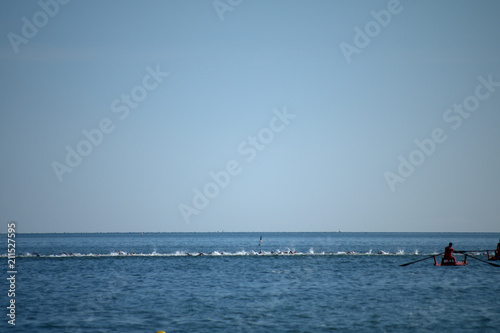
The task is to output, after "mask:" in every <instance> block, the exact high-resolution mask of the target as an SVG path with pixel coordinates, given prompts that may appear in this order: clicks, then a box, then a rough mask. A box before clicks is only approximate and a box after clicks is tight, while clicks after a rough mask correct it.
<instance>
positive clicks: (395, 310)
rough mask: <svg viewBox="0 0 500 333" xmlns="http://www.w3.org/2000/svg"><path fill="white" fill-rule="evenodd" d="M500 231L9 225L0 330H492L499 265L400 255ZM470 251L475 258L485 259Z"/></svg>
mask: <svg viewBox="0 0 500 333" xmlns="http://www.w3.org/2000/svg"><path fill="white" fill-rule="evenodd" d="M261 235H262V240H263V241H262V243H261V242H260V241H259V239H260V236H261ZM499 237H500V234H492V233H479V234H478V233H448V234H447V233H262V234H260V233H157V234H152V233H145V234H141V233H137V234H18V235H16V254H17V255H18V257H17V258H16V269H17V274H16V295H15V301H16V303H15V304H16V321H15V323H16V325H15V326H14V327H13V326H12V325H10V324H8V322H7V321H8V320H9V318H8V317H7V315H6V314H7V312H8V310H7V308H6V307H7V306H8V302H9V298H8V297H7V292H8V290H9V284H8V281H7V280H6V278H4V279H2V283H0V294H1V295H2V296H1V297H0V301H1V304H3V306H2V308H3V309H4V310H3V311H4V314H3V315H2V317H3V320H2V322H1V323H0V331H2V332H8V331H12V332H152V333H154V332H156V331H158V330H162V331H165V332H330V331H339V332H427V331H428V332H435V331H443V332H451V331H453V332H498V330H499V327H500V316H499V314H500V311H499V309H500V297H499V295H500V267H494V266H492V265H489V264H486V263H484V262H481V261H478V260H474V259H472V258H469V259H468V263H469V264H468V265H467V266H463V267H435V266H433V259H428V260H424V261H421V262H418V263H415V264H412V265H409V266H406V267H401V266H399V265H401V264H403V263H407V262H411V261H415V260H418V259H424V258H426V257H427V256H430V255H432V254H436V253H440V252H443V249H444V247H445V246H446V245H447V244H448V242H453V243H454V248H455V249H456V250H478V251H479V250H481V251H482V250H490V249H494V248H496V244H497V242H498V239H499ZM1 239H2V241H1V243H2V244H4V245H5V246H4V250H3V251H0V253H2V254H3V256H2V257H1V258H0V261H1V264H0V269H1V271H2V272H4V273H3V274H4V276H5V277H8V274H7V271H8V270H9V269H8V266H7V256H6V254H7V245H6V244H7V240H6V235H5V234H2V235H1ZM260 251H262V254H260V253H259V252H260ZM290 251H292V253H293V254H289V252H290ZM481 251H480V252H478V253H475V254H474V256H475V257H477V258H479V259H482V260H485V259H486V256H485V255H484V254H483V253H482V252H481ZM285 252H286V254H285ZM295 252H296V253H295ZM349 252H354V253H351V254H348V253H349ZM188 253H189V254H191V255H188ZM199 253H203V254H204V255H201V256H199V255H198V254H199ZM210 253H211V254H210ZM280 253H281V254H280ZM378 253H384V254H378ZM457 258H462V257H461V256H460V255H457ZM499 264H500V263H499Z"/></svg>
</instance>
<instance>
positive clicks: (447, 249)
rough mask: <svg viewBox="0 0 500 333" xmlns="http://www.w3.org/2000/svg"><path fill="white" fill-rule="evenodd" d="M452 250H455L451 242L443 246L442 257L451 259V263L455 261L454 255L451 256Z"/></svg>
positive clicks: (447, 259)
mask: <svg viewBox="0 0 500 333" xmlns="http://www.w3.org/2000/svg"><path fill="white" fill-rule="evenodd" d="M453 252H455V250H454V249H453V243H450V244H449V245H448V246H447V247H445V248H444V258H443V261H445V260H446V261H452V262H453V263H456V262H457V261H456V260H455V257H454V256H453Z"/></svg>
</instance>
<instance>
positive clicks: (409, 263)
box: [399, 253, 442, 266]
mask: <svg viewBox="0 0 500 333" xmlns="http://www.w3.org/2000/svg"><path fill="white" fill-rule="evenodd" d="M440 255H442V253H438V254H434V255H432V256H430V257H427V258H424V259H418V260H415V261H412V262H408V263H406V264H402V265H399V266H408V265H411V264H414V263H416V262H419V261H422V260H427V259H430V258H434V257H435V256H440Z"/></svg>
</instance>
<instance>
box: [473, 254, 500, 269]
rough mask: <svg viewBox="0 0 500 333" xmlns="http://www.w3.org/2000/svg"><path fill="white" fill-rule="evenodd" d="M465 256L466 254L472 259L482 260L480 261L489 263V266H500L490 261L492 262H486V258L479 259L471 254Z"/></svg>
mask: <svg viewBox="0 0 500 333" xmlns="http://www.w3.org/2000/svg"><path fill="white" fill-rule="evenodd" d="M467 256H468V257H469V258H472V259H476V260H479V261H482V262H484V263H486V264H489V265H491V266H495V267H500V265H497V264H494V263H492V262H487V261H486V260H483V259H479V258H476V257H473V256H471V255H470V254H468V255H467Z"/></svg>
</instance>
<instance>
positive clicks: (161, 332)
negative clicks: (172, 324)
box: [156, 331, 166, 333]
mask: <svg viewBox="0 0 500 333" xmlns="http://www.w3.org/2000/svg"><path fill="white" fill-rule="evenodd" d="M156 333H166V332H165V331H157V332H156Z"/></svg>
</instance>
